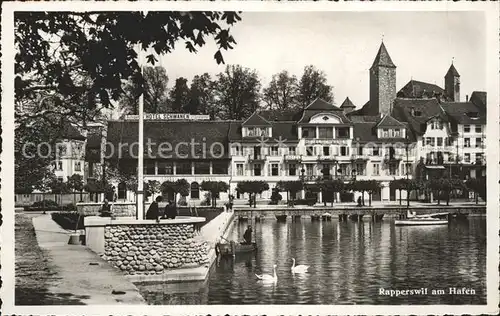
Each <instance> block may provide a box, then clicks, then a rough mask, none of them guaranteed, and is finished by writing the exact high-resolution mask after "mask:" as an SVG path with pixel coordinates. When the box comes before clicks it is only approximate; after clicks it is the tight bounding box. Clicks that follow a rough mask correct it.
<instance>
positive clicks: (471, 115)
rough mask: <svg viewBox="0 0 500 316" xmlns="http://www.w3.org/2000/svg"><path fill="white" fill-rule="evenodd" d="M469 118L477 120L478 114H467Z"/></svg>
mask: <svg viewBox="0 0 500 316" xmlns="http://www.w3.org/2000/svg"><path fill="white" fill-rule="evenodd" d="M467 116H468V117H470V118H472V119H477V118H478V113H477V112H467Z"/></svg>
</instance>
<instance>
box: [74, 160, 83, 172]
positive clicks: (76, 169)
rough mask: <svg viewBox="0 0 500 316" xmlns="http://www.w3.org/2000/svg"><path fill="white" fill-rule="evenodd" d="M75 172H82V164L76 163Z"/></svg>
mask: <svg viewBox="0 0 500 316" xmlns="http://www.w3.org/2000/svg"><path fill="white" fill-rule="evenodd" d="M75 171H82V163H81V162H79V161H75Z"/></svg>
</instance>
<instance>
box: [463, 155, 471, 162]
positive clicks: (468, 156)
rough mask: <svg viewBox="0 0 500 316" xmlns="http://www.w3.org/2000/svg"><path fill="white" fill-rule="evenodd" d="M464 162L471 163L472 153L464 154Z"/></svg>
mask: <svg viewBox="0 0 500 316" xmlns="http://www.w3.org/2000/svg"><path fill="white" fill-rule="evenodd" d="M464 162H467V163H468V162H470V153H465V154H464Z"/></svg>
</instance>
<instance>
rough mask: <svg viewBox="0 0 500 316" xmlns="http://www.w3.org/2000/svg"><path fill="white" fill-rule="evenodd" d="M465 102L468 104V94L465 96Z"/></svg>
mask: <svg viewBox="0 0 500 316" xmlns="http://www.w3.org/2000/svg"><path fill="white" fill-rule="evenodd" d="M465 102H469V95H468V94H466V95H465Z"/></svg>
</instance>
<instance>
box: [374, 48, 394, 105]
mask: <svg viewBox="0 0 500 316" xmlns="http://www.w3.org/2000/svg"><path fill="white" fill-rule="evenodd" d="M394 99H396V65H394V63H393V62H392V60H391V57H390V56H389V53H388V52H387V49H386V48H385V45H384V42H382V44H381V45H380V48H379V50H378V53H377V57H375V60H374V61H373V65H372V67H371V68H370V113H369V114H371V115H378V114H380V113H382V114H387V115H391V110H392V104H393V102H394Z"/></svg>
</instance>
